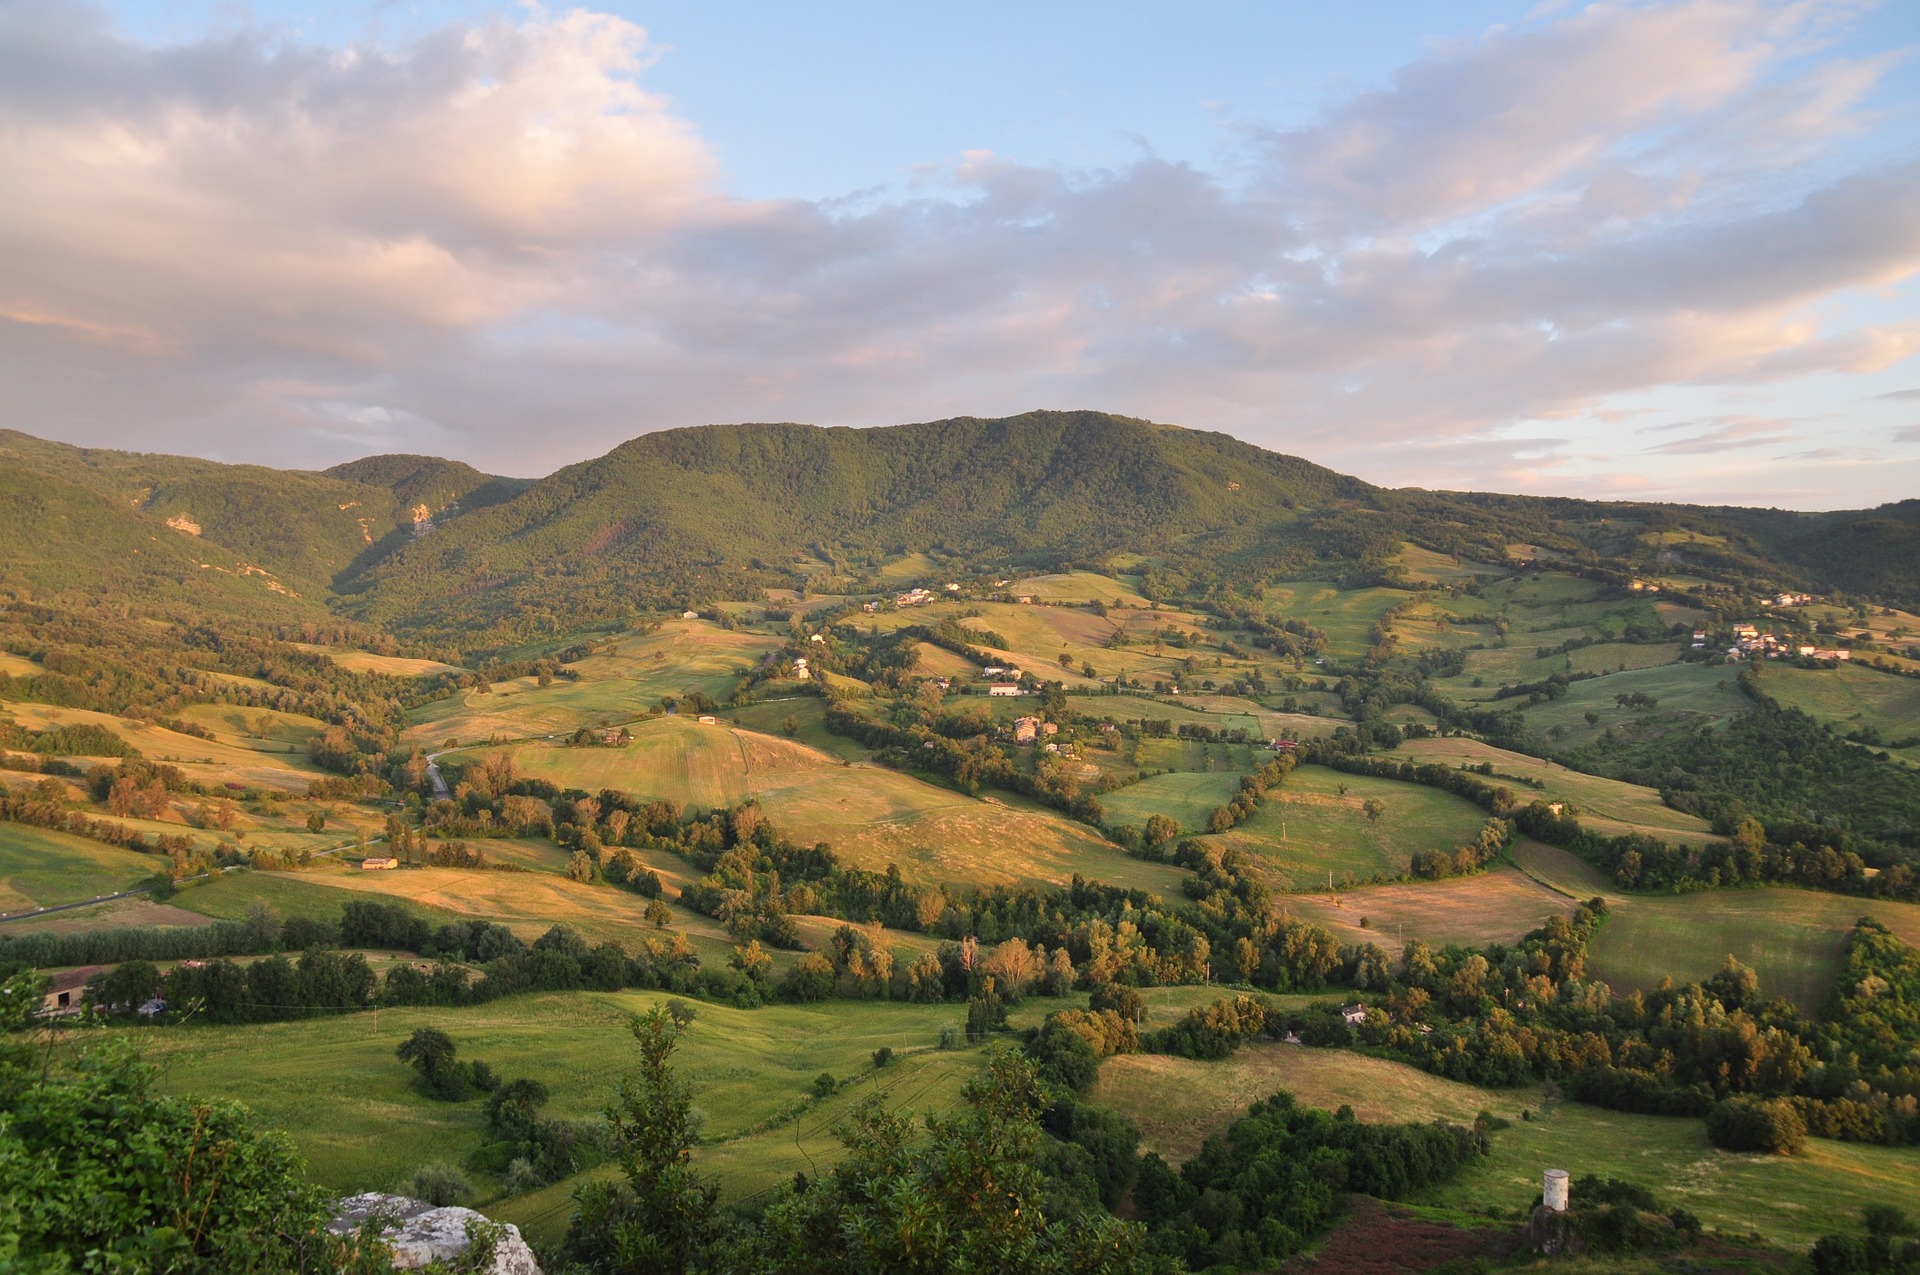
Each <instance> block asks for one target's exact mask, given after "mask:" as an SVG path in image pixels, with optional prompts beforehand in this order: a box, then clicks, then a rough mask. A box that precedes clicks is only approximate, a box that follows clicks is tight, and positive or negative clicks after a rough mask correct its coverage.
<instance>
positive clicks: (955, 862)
mask: <svg viewBox="0 0 1920 1275" xmlns="http://www.w3.org/2000/svg"><path fill="white" fill-rule="evenodd" d="M514 758H515V761H516V762H517V763H518V765H519V767H520V770H521V772H522V773H523V774H527V775H533V776H538V777H540V778H545V779H550V780H552V781H553V782H554V783H557V784H560V785H561V786H562V787H579V788H584V789H587V790H588V791H594V792H597V791H599V790H600V789H602V788H619V789H623V790H625V791H628V792H631V793H633V794H635V795H636V796H639V797H642V798H646V799H652V798H667V799H671V800H674V801H679V802H682V803H684V804H686V805H688V806H698V807H706V808H713V807H719V806H727V805H732V804H736V803H738V802H740V801H743V800H745V799H746V798H748V797H753V798H756V799H758V800H759V802H760V803H761V805H762V806H763V807H765V809H766V811H767V814H768V817H769V818H771V819H772V820H773V822H774V824H775V825H776V826H777V827H778V828H779V829H780V831H781V832H782V833H783V834H784V835H785V836H787V837H788V838H789V839H791V840H793V841H795V842H798V843H801V844H812V843H815V842H820V841H825V842H827V843H829V844H830V845H832V846H833V848H834V850H835V852H836V853H838V854H839V855H840V857H841V858H842V859H843V860H845V861H846V862H848V863H851V864H854V865H856V866H858V867H864V868H870V869H873V870H875V871H880V870H884V869H885V868H886V867H887V866H888V865H889V864H893V865H897V866H898V867H899V869H900V871H901V874H902V875H903V876H905V877H907V878H908V879H909V880H914V881H920V882H928V883H934V884H949V883H966V884H973V885H1001V884H1015V883H1019V882H1047V883H1055V884H1061V883H1065V882H1066V881H1068V880H1070V879H1071V878H1072V877H1073V874H1074V873H1076V872H1078V873H1080V874H1082V875H1083V876H1086V877H1088V878H1090V879H1094V880H1099V881H1107V882H1110V883H1112V884H1115V885H1127V886H1136V887H1138V888H1141V889H1148V890H1154V891H1158V892H1161V893H1168V892H1176V891H1177V890H1178V888H1179V880H1180V875H1181V874H1180V873H1179V872H1178V871H1177V870H1176V869H1173V868H1170V867H1167V866H1165V865H1162V864H1152V863H1145V862H1142V861H1141V860H1138V859H1133V858H1129V857H1128V856H1127V855H1126V854H1125V853H1124V852H1123V851H1121V850H1120V849H1119V847H1117V846H1113V845H1110V844H1109V843H1107V842H1106V841H1104V840H1102V839H1101V838H1100V837H1099V835H1098V834H1096V833H1095V832H1094V831H1093V830H1092V829H1090V828H1087V827H1086V826H1085V825H1082V824H1078V823H1075V822H1073V821H1072V820H1070V819H1067V818H1066V817H1065V816H1063V815H1060V814H1057V813H1055V812H1054V811H1051V810H1047V809H1045V808H1043V807H1040V806H1037V805H1035V804H1033V803H1031V802H1028V801H1025V800H1024V799H1022V798H1019V797H1015V796H1012V795H1010V794H1004V793H996V794H991V795H985V796H982V797H977V798H976V797H969V796H967V795H965V794H964V793H960V792H956V791H954V790H952V789H949V788H944V787H940V786H938V785H935V784H931V783H927V782H925V781H923V780H920V779H916V778H914V777H913V776H912V775H907V774H902V773H900V772H898V771H894V770H887V769H884V768H881V767H878V766H848V765H843V764H842V763H841V762H840V761H839V760H837V759H835V758H833V757H830V756H828V755H826V754H824V753H821V752H818V751H816V750H814V749H812V748H808V747H807V746H806V745H804V744H802V743H799V742H798V741H795V740H788V739H783V738H779V737H776V736H769V735H761V734H757V733H755V732H752V731H744V730H733V729H731V728H729V727H727V726H725V725H713V726H701V725H699V724H698V723H695V722H691V721H688V720H686V719H684V718H660V719H657V720H655V721H651V722H645V723H642V724H640V725H637V726H636V727H635V728H634V742H633V744H632V745H631V746H629V747H627V748H562V747H559V746H558V745H552V744H546V743H537V744H526V745H520V746H517V747H516V748H515V749H514Z"/></svg>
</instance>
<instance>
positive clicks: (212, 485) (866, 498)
mask: <svg viewBox="0 0 1920 1275" xmlns="http://www.w3.org/2000/svg"><path fill="white" fill-rule="evenodd" d="M0 461H5V462H6V463H7V464H9V465H10V466H13V467H15V469H16V471H17V473H16V477H17V478H19V479H20V480H21V481H25V482H27V483H28V484H29V486H32V485H33V484H34V483H36V482H39V481H40V480H39V479H38V478H32V479H29V478H27V477H26V475H28V474H29V473H31V474H34V475H43V476H45V478H46V479H47V480H49V481H56V480H57V481H60V482H64V483H68V484H78V485H81V486H84V487H85V488H87V489H89V490H90V491H92V492H95V493H98V494H99V495H101V496H103V497H105V498H106V499H107V500H109V501H110V502H112V503H114V504H117V505H120V506H121V507H123V508H127V509H133V510H138V511H140V512H141V513H144V514H147V515H150V516H151V517H152V518H154V519H155V520H158V521H160V522H163V523H166V524H167V525H169V526H171V527H172V528H174V533H173V534H175V535H176V536H178V537H180V538H182V539H187V538H192V539H194V540H196V541H198V542H200V543H202V544H207V545H218V546H220V547H221V548H223V549H225V550H227V551H229V552H230V553H231V554H232V555H233V556H235V557H237V558H239V559H241V560H242V561H244V562H247V563H251V564H253V565H256V566H259V567H263V568H265V569H267V570H270V571H272V572H274V573H275V574H276V575H277V576H279V577H280V578H282V579H283V580H285V581H286V582H287V586H288V587H289V588H290V589H292V590H294V591H295V592H299V593H301V594H302V595H303V596H304V597H307V598H310V599H315V600H325V601H327V602H328V603H329V605H331V606H332V607H333V608H334V609H335V610H336V611H340V612H344V613H345V614H347V615H349V616H351V617H353V618H355V619H358V620H363V621H366V622H369V623H371V624H374V625H377V626H379V627H382V628H386V629H389V630H392V631H395V632H398V633H403V634H409V635H412V636H416V637H422V638H428V639H432V640H437V641H449V640H451V641H459V642H462V643H465V644H468V645H470V646H488V645H492V646H500V645H512V644H514V643H517V642H524V641H527V640H529V639H533V638H538V637H545V636H549V635H551V634H554V633H558V632H564V631H567V630H569V629H575V628H579V627H581V626H583V625H604V624H612V623H620V622H624V621H626V620H628V619H630V618H631V617H632V616H633V615H634V614H635V613H636V612H638V611H642V610H647V609H678V608H680V607H684V606H689V605H702V604H704V603H706V602H710V601H712V600H715V599H718V598H722V597H754V596H760V595H761V591H762V590H764V589H768V588H781V589H792V590H800V591H808V592H811V593H815V594H846V593H858V592H868V591H880V590H884V589H888V588H891V587H893V584H894V582H895V581H896V580H898V581H900V582H903V583H904V582H907V581H906V578H905V577H904V576H902V575H901V574H900V572H901V570H903V569H904V568H907V567H911V568H912V570H911V571H910V572H909V574H911V575H913V576H914V577H915V580H916V581H917V580H918V579H919V577H920V576H921V575H922V574H924V575H926V576H927V577H928V578H931V577H932V576H934V575H936V574H937V575H941V576H944V577H947V578H967V579H973V580H980V579H983V578H986V577H988V576H991V575H999V574H1000V573H1009V574H1028V573H1031V572H1036V571H1038V572H1058V571H1065V570H1072V569H1075V568H1087V569H1091V570H1095V571H1098V572H1101V573H1103V574H1106V575H1120V574H1127V575H1128V576H1129V584H1128V587H1129V588H1138V589H1140V590H1143V591H1145V592H1146V593H1147V594H1148V596H1153V597H1159V598H1169V597H1173V596H1176V595H1179V594H1182V593H1190V592H1195V591H1202V592H1204V591H1207V590H1209V589H1213V588H1216V587H1221V586H1225V587H1232V588H1235V589H1239V590H1242V591H1245V590H1248V589H1254V588H1257V587H1259V586H1260V585H1261V584H1262V583H1264V582H1270V581H1274V580H1290V579H1323V580H1333V581H1338V582H1342V583H1345V584H1364V583H1369V582H1371V583H1393V582H1397V581H1400V580H1404V579H1407V578H1409V577H1407V576H1406V575H1405V574H1404V573H1405V572H1406V571H1407V570H1408V568H1407V567H1406V565H1405V561H1406V559H1405V553H1406V547H1407V546H1408V545H1409V544H1411V545H1416V546H1419V547H1420V550H1421V551H1422V552H1424V553H1426V554H1428V555H1429V562H1430V564H1432V563H1437V564H1439V566H1440V567H1441V568H1443V569H1444V570H1446V571H1453V570H1458V569H1460V564H1461V563H1462V562H1468V563H1472V562H1481V563H1494V564H1503V563H1506V562H1508V561H1509V560H1510V558H1514V557H1520V558H1534V559H1536V560H1537V561H1539V562H1540V563H1541V565H1543V566H1544V565H1556V566H1560V567H1562V568H1565V569H1573V570H1579V571H1585V572H1598V573H1599V574H1600V575H1601V576H1603V577H1606V578H1610V579H1614V580H1616V581H1617V582H1620V583H1624V582H1625V581H1626V580H1627V579H1628V578H1629V577H1637V576H1640V575H1643V574H1644V575H1650V576H1655V577H1658V578H1666V579H1670V580H1677V581H1679V582H1680V587H1687V585H1686V582H1687V581H1695V582H1698V581H1707V582H1713V583H1718V584H1731V585H1735V586H1738V587H1743V588H1749V589H1752V590H1757V591H1761V592H1764V591H1766V590H1768V589H1770V588H1774V587H1782V588H1785V587H1807V588H1816V589H1821V590H1825V591H1835V590H1838V591H1844V592H1867V593H1869V594H1871V595H1872V596H1874V597H1875V598H1876V599H1877V600H1880V601H1883V602H1888V603H1912V602H1913V601H1915V600H1916V599H1920V521H1917V520H1920V502H1907V503H1905V504H1902V505H1896V506H1889V507H1887V508H1886V509H1882V510H1873V511H1841V512H1835V513H1823V514H1796V513H1787V512H1783V511H1779V510H1760V509H1735V508H1706V507H1696V506H1684V505H1653V504H1637V503H1604V502H1594V501H1581V500H1570V499H1561V498H1536V497H1523V496H1505V495H1492V494H1485V493H1452V492H1429V491H1422V490H1416V489H1408V490H1398V491H1396V490H1389V489H1385V488H1379V487H1374V486H1372V485H1370V484H1368V483H1365V482H1362V481H1360V480H1359V479H1355V478H1350V477H1346V476H1343V475H1340V474H1337V473H1334V472H1333V471H1331V470H1328V469H1324V468H1322V467H1320V466H1317V465H1314V464H1311V463H1310V462H1308V461H1305V460H1302V459H1299V458H1297V457H1292V456H1285V455H1281V454H1278V453H1274V452H1269V451H1266V450H1263V449H1261V448H1258V447H1254V446H1252V445H1250V444H1247V443H1243V442H1240V441H1239V440H1237V439H1234V438H1231V437H1228V436H1226V435H1223V434H1212V433H1204V432H1200V431H1195V430H1188V429H1182V428H1178V427H1175V426H1169V425H1160V424H1153V423H1150V422H1146V421H1141V420H1134V419H1130V418H1126V417H1119V416H1111V415H1106V414H1103V413H1097V412H1030V413H1026V414H1024V415H1021V416H1015V417H1008V418H1004V419H998V420H983V419H978V418H972V417H961V418H956V419H952V420H945V421H931V422H924V423H920V424H913V425H899V426H892V427H885V428H874V429H846V428H819V427H814V426H808V425H791V424H785V425H714V426H704V427H698V428H690V429H679V430H670V431H666V432H663V433H658V434H649V435H644V436H642V437H640V438H636V439H633V440H632V441H630V442H627V443H624V444H622V445H621V446H619V447H617V448H615V449H614V450H613V451H611V452H609V453H607V454H606V455H605V456H601V457H598V458H596V459H593V460H589V461H584V462H581V463H580V464H576V465H571V466H568V467H566V468H564V469H562V470H560V471H558V472H556V473H554V474H551V475H549V476H548V477H546V478H543V479H540V480H538V481H531V482H529V481H526V480H518V479H503V478H495V477H490V476H489V475H486V474H483V473H481V472H479V471H478V470H476V469H473V468H472V467H470V466H468V465H465V464H461V463H459V462H455V461H446V460H439V459H435V458H431V457H421V456H403V455H393V456H374V457H368V458H365V459H363V460H358V461H353V462H350V463H347V464H344V465H339V466H335V467H334V468H332V469H330V470H327V471H325V472H324V473H306V472H298V471H278V470H272V469H266V468H262V467H258V466H236V465H219V464H215V463H213V462H209V461H200V460H193V459H190V458H181V457H169V456H151V455H144V454H136V453H127V452H111V451H102V450H98V449H86V448H74V447H68V446H65V445H63V444H58V443H48V442H44V441H41V440H38V439H34V438H30V437H28V436H27V435H23V434H18V433H12V432H6V433H0ZM47 490H48V491H52V490H54V488H52V487H48V488H47ZM54 558H56V559H57V558H60V556H59V555H54ZM52 560H53V559H49V561H52ZM61 560H77V559H61ZM24 569H25V566H24V564H21V566H20V567H18V568H16V569H15V571H11V572H9V574H8V575H7V576H6V580H8V581H11V580H12V579H14V578H15V574H16V572H17V571H19V570H24ZM47 569H48V568H47V567H46V566H45V565H44V564H43V565H42V566H41V567H40V568H37V569H36V570H38V571H39V576H38V577H36V578H38V579H40V580H41V585H40V586H39V587H45V583H46V570H47ZM21 578H22V579H23V580H24V577H21Z"/></svg>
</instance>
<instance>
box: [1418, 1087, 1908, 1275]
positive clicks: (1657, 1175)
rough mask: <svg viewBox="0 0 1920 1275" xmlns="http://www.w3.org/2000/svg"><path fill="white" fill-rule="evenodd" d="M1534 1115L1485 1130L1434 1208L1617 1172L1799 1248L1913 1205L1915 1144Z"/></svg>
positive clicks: (1710, 1215)
mask: <svg viewBox="0 0 1920 1275" xmlns="http://www.w3.org/2000/svg"><path fill="white" fill-rule="evenodd" d="M1523 1095H1524V1096H1525V1097H1531V1095H1527V1094H1525V1091H1522V1093H1518V1094H1500V1095H1498V1097H1499V1098H1500V1099H1504V1102H1502V1103H1500V1104H1499V1105H1495V1106H1494V1110H1495V1111H1496V1113H1499V1114H1502V1115H1505V1116H1507V1117H1508V1118H1509V1119H1511V1117H1512V1115H1513V1112H1512V1111H1511V1107H1512V1105H1513V1103H1514V1101H1515V1099H1516V1098H1522V1097H1523ZM1532 1109H1533V1114H1534V1119H1532V1120H1528V1121H1519V1120H1516V1121H1514V1122H1513V1125H1512V1127H1511V1128H1508V1129H1504V1130H1501V1131H1499V1132H1497V1133H1495V1134H1494V1135H1493V1154H1492V1155H1490V1156H1488V1157H1487V1158H1486V1159H1485V1160H1482V1161H1480V1162H1479V1163H1478V1164H1477V1165H1476V1166H1474V1167H1473V1168H1471V1169H1469V1170H1468V1171H1467V1172H1466V1173H1465V1174H1463V1175H1462V1176H1461V1177H1460V1178H1459V1179H1458V1180H1457V1181H1455V1182H1453V1183H1450V1184H1449V1185H1447V1186H1445V1187H1442V1188H1440V1189H1438V1190H1436V1191H1434V1192H1432V1193H1431V1194H1430V1195H1429V1196H1428V1197H1427V1198H1428V1199H1430V1200H1431V1202H1433V1203H1437V1204H1444V1205H1449V1206H1452V1207H1454V1208H1459V1209H1464V1210H1480V1209H1485V1208H1488V1207H1489V1206H1491V1207H1495V1208H1499V1209H1501V1210H1503V1211H1505V1212H1508V1213H1509V1214H1511V1213H1514V1212H1517V1211H1520V1210H1524V1209H1525V1208H1526V1207H1527V1206H1528V1205H1529V1204H1530V1203H1531V1202H1532V1200H1533V1198H1534V1197H1535V1196H1537V1195H1538V1194H1539V1192H1540V1177H1541V1173H1542V1171H1543V1170H1545V1169H1548V1168H1558V1169H1566V1170H1567V1171H1568V1172H1569V1173H1571V1174H1573V1176H1574V1177H1575V1178H1579V1177H1580V1176H1582V1175H1583V1174H1588V1173H1593V1174H1599V1175H1605V1176H1610V1177H1619V1178H1625V1179H1627V1180H1628V1181H1631V1182H1636V1183H1638V1184H1640V1185H1641V1186H1645V1187H1647V1188H1649V1189H1651V1190H1652V1191H1654V1192H1655V1194H1656V1195H1658V1196H1659V1197H1660V1198H1661V1199H1662V1200H1671V1201H1672V1202H1673V1203H1674V1204H1677V1205H1680V1206H1681V1207H1683V1208H1686V1209H1687V1210H1689V1211H1690V1212H1692V1213H1694V1214H1695V1215H1696V1216H1698V1217H1699V1218H1700V1220H1701V1221H1702V1222H1704V1223H1705V1224H1706V1225H1707V1226H1708V1227H1709V1228H1713V1227H1718V1228H1720V1229H1722V1230H1725V1231H1729V1232H1732V1233H1734V1234H1740V1235H1744V1234H1747V1233H1749V1232H1754V1233H1757V1234H1759V1235H1760V1236H1761V1237H1762V1238H1764V1239H1766V1240H1769V1241H1771V1242H1772V1243H1774V1244H1778V1245H1781V1246H1783V1247H1788V1248H1793V1249H1799V1250H1802V1251H1804V1250H1805V1249H1806V1247H1807V1246H1808V1245H1810V1244H1812V1243H1813V1241H1814V1240H1815V1239H1817V1238H1819V1236H1821V1235H1822V1234H1824V1233H1826V1232H1828V1231H1831V1230H1835V1229H1838V1228H1839V1227H1841V1226H1844V1225H1845V1224H1846V1223H1848V1222H1851V1223H1852V1224H1853V1225H1854V1226H1856V1227H1857V1226H1858V1225H1859V1222H1858V1219H1859V1216H1860V1214H1859V1210H1860V1207H1861V1206H1862V1205H1863V1204H1870V1203H1874V1202H1885V1203H1891V1204H1896V1205H1899V1206H1901V1207H1903V1208H1905V1209H1906V1210H1907V1211H1908V1212H1912V1211H1913V1210H1914V1209H1915V1207H1916V1206H1920V1149H1915V1148H1913V1147H1900V1148H1892V1147H1871V1146H1861V1145H1859V1144H1856V1143H1850V1142H1829V1141H1826V1140H1824V1139H1820V1138H1814V1139H1810V1140H1809V1141H1808V1143H1807V1149H1806V1151H1805V1152H1804V1153H1802V1154H1800V1155H1797V1156H1792V1157H1786V1156H1769V1155H1746V1154H1740V1153H1737V1152H1732V1151H1720V1150H1716V1149H1715V1148H1714V1147H1713V1146H1712V1145H1711V1144H1710V1143H1709V1142H1708V1141H1707V1133H1706V1123H1705V1122H1704V1121H1700V1120H1681V1119H1673V1118H1667V1117H1662V1116H1635V1115H1626V1114H1623V1113H1621V1112H1615V1111H1602V1110H1600V1109H1598V1108H1595V1107H1587V1106H1583V1105H1581V1104H1579V1103H1569V1102H1555V1103H1550V1104H1546V1105H1545V1106H1544V1107H1542V1106H1540V1105H1538V1104H1534V1105H1533V1108H1532Z"/></svg>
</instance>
